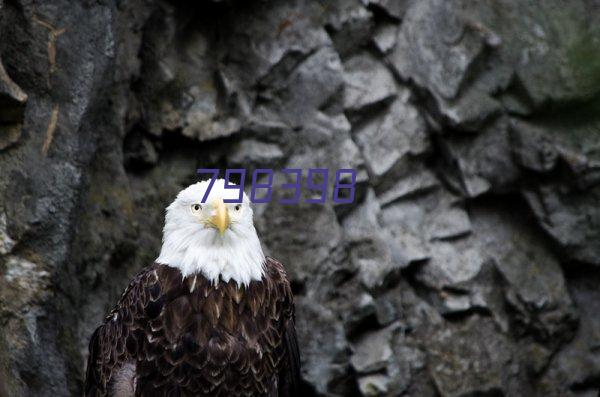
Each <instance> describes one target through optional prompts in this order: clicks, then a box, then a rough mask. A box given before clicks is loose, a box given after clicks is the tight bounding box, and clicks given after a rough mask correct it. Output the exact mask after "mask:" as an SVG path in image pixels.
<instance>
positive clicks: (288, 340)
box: [278, 319, 301, 397]
mask: <svg viewBox="0 0 600 397" xmlns="http://www.w3.org/2000/svg"><path fill="white" fill-rule="evenodd" d="M283 343H284V344H285V349H286V353H287V357H288V358H287V365H285V366H284V367H283V368H282V370H281V371H280V372H279V385H278V386H279V387H278V389H279V396H280V397H299V396H300V395H301V390H300V385H301V375H300V352H299V350H298V341H297V339H296V328H295V326H294V320H293V319H292V320H290V322H289V323H288V325H287V327H286V330H285V335H284V341H283Z"/></svg>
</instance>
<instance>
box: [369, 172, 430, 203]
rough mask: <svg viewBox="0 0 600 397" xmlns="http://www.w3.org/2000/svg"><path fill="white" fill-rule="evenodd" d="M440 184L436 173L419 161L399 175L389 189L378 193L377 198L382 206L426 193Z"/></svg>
mask: <svg viewBox="0 0 600 397" xmlns="http://www.w3.org/2000/svg"><path fill="white" fill-rule="evenodd" d="M439 186H440V182H439V181H438V179H437V178H436V176H435V174H434V173H433V172H432V171H430V170H429V169H428V168H426V167H425V166H424V165H423V163H421V162H417V163H416V164H414V166H412V167H409V168H408V169H407V172H406V174H405V175H401V176H399V177H398V180H397V181H396V182H395V184H394V185H392V186H391V187H390V188H389V189H387V190H385V191H383V192H381V193H378V196H377V198H378V200H379V202H380V203H381V205H382V206H386V205H389V204H391V203H393V202H396V201H399V200H402V199H406V198H409V197H414V196H419V195H422V194H426V193H428V192H430V191H431V190H433V189H436V188H438V187H439Z"/></svg>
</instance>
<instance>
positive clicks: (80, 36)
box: [0, 0, 600, 397]
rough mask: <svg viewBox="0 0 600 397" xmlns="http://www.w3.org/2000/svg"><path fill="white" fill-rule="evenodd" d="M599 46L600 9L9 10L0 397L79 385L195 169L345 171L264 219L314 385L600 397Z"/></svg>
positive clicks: (1, 4)
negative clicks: (111, 315) (348, 198)
mask: <svg viewBox="0 0 600 397" xmlns="http://www.w3.org/2000/svg"><path fill="white" fill-rule="evenodd" d="M598 54H600V3H599V2H598V1H597V0H571V1H569V2H564V1H561V0H548V1H546V0H545V1H543V2H524V1H517V0H482V1H468V0H456V1H444V0H419V1H416V0H334V1H308V0H280V1H260V0H248V1H241V0H221V1H208V0H201V1H196V2H183V3H181V2H175V1H167V0H163V1H138V0H134V1H129V2H111V1H105V2H68V1H66V0H49V1H45V2H30V1H25V0H0V396H2V397H3V396H36V397H37V396H42V397H43V396H79V395H81V390H82V385H83V376H84V375H83V370H84V365H85V360H86V358H87V357H86V354H87V342H88V340H89V337H90V335H91V332H92V331H93V329H94V327H95V326H96V325H97V324H98V323H99V322H100V321H101V319H102V318H103V316H104V315H105V313H106V312H107V311H108V310H109V308H110V307H111V306H112V305H113V303H114V302H115V301H116V300H117V299H118V297H119V296H120V294H121V291H122V290H123V288H124V287H125V286H126V284H127V283H128V282H129V280H130V278H131V276H132V275H134V274H135V273H136V272H138V271H139V269H140V268H141V267H143V266H146V265H149V264H150V263H152V261H153V260H154V259H155V258H156V256H157V253H158V251H159V248H160V243H161V236H162V225H163V217H164V208H165V207H166V205H168V204H169V203H170V202H171V200H172V199H173V197H174V195H175V194H176V193H177V192H178V191H179V190H180V189H181V188H183V187H184V186H186V185H188V184H190V183H192V182H194V181H196V180H197V175H196V174H195V171H196V169H197V168H221V169H224V168H246V169H247V170H248V174H249V175H251V172H252V171H253V170H254V169H258V168H272V169H274V170H275V180H276V185H277V184H279V183H283V182H284V179H285V176H284V175H283V174H282V173H280V172H279V171H280V170H281V169H283V168H302V169H304V170H306V169H309V168H329V170H330V173H329V179H330V180H333V178H335V170H337V169H340V168H354V169H356V170H357V181H356V198H355V201H354V203H352V204H345V205H340V204H335V203H333V201H331V200H327V202H326V203H325V204H323V205H321V204H302V205H296V206H282V205H279V204H277V203H276V202H272V203H270V204H259V205H256V209H255V223H256V225H257V228H258V229H259V235H260V236H261V240H262V242H263V245H264V248H265V251H266V252H267V253H268V254H269V255H273V256H275V257H277V258H278V259H280V260H281V261H282V262H283V263H284V264H285V265H286V267H287V270H288V274H289V277H290V279H291V281H292V286H293V289H294V293H295V296H296V306H297V329H298V336H299V341H300V347H301V353H302V363H303V378H304V385H303V386H304V393H305V395H307V396H400V395H401V396H443V397H445V396H449V397H450V396H452V397H459V396H464V397H466V396H550V397H554V396H556V397H559V396H560V397H563V396H566V397H583V396H586V397H587V396H590V397H591V396H594V397H595V396H596V395H598V392H599V389H600V320H599V318H600V317H599V313H600V312H599V311H600V293H599V291H600V55H598ZM305 176H306V171H305ZM282 178H283V179H282ZM277 181H279V182H277ZM287 182H290V181H287ZM304 182H306V180H304ZM303 193H304V194H305V195H306V196H307V197H308V194H309V192H308V191H305V192H303ZM332 193H333V189H332V188H331V189H330V191H329V192H328V194H329V196H331V194H332ZM281 194H282V191H281V189H277V188H276V189H274V196H275V197H278V196H280V195H281Z"/></svg>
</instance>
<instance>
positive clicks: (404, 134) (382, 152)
mask: <svg viewBox="0 0 600 397" xmlns="http://www.w3.org/2000/svg"><path fill="white" fill-rule="evenodd" d="M409 97H410V94H409V92H408V91H407V90H402V91H400V94H399V97H398V99H396V100H395V101H394V102H392V103H391V104H390V105H389V110H387V111H386V112H384V113H382V114H381V113H380V114H378V115H377V116H375V117H373V118H372V119H369V120H367V121H366V122H364V123H361V124H360V125H359V126H358V127H357V128H355V129H354V131H353V136H354V137H355V139H356V142H357V144H358V146H359V147H360V149H361V151H362V154H363V156H364V158H365V163H366V166H367V169H368V171H369V175H370V177H371V178H372V179H373V181H374V182H375V183H377V182H378V181H380V180H381V179H382V178H384V177H385V176H390V177H392V178H393V176H394V175H395V174H396V173H398V172H399V170H401V169H402V168H403V167H405V166H406V163H407V161H408V159H409V158H410V157H411V156H418V155H421V154H423V153H425V152H426V151H427V150H428V149H429V145H430V142H429V137H428V135H427V132H426V128H425V123H424V121H423V119H422V118H421V115H420V114H419V112H418V110H417V109H416V108H415V107H414V106H412V105H411V104H410V103H409Z"/></svg>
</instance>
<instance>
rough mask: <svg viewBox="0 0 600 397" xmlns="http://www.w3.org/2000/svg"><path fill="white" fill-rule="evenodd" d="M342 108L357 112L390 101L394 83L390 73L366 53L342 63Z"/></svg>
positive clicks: (394, 91)
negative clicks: (343, 87) (343, 86)
mask: <svg viewBox="0 0 600 397" xmlns="http://www.w3.org/2000/svg"><path fill="white" fill-rule="evenodd" d="M344 84H345V91H344V108H345V109H346V110H347V111H350V112H357V111H360V110H364V109H365V108H367V107H369V108H371V107H373V106H374V105H377V104H380V103H383V102H387V101H390V100H392V99H393V98H394V97H395V96H396V83H395V81H394V77H393V76H392V74H391V73H390V71H389V70H388V69H387V68H386V67H385V66H384V65H383V64H382V63H381V62H379V61H378V60H377V59H375V58H374V57H373V56H371V55H369V54H368V53H362V54H359V55H355V56H353V57H351V58H349V59H347V60H346V61H345V62H344Z"/></svg>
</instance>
